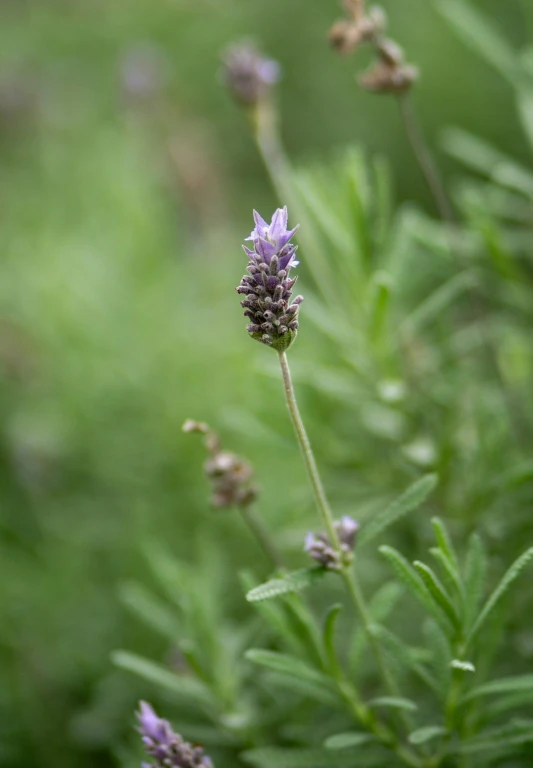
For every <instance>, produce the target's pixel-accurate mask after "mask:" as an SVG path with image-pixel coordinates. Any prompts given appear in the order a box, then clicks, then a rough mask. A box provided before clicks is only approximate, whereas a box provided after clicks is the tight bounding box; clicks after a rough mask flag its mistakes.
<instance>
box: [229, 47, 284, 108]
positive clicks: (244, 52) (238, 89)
mask: <svg viewBox="0 0 533 768" xmlns="http://www.w3.org/2000/svg"><path fill="white" fill-rule="evenodd" d="M221 76H222V81H223V82H224V84H225V85H226V86H227V88H228V90H229V91H230V93H231V94H232V96H233V97H234V98H235V100H236V101H238V102H239V103H241V104H244V105H246V106H254V105H256V104H257V103H258V102H259V101H261V100H262V99H264V98H265V97H266V96H267V95H268V93H269V92H270V89H271V88H272V86H273V85H275V84H276V83H277V82H278V80H279V79H280V76H281V67H280V65H279V64H278V62H277V61H273V60H272V59H267V58H265V57H264V56H261V55H260V54H259V53H258V52H257V51H256V49H255V48H254V46H253V45H252V44H251V43H247V42H243V43H240V44H239V45H234V46H232V47H231V48H228V50H227V51H226V54H225V56H224V59H223V64H222V72H221Z"/></svg>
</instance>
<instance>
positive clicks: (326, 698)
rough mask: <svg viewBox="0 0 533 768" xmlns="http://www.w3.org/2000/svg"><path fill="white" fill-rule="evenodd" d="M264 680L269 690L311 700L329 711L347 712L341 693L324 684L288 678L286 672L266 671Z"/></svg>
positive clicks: (298, 678)
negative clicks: (272, 689) (274, 689)
mask: <svg viewBox="0 0 533 768" xmlns="http://www.w3.org/2000/svg"><path fill="white" fill-rule="evenodd" d="M263 680H264V683H265V685H266V686H267V687H269V688H276V689H279V690H281V691H283V692H287V693H289V694H292V695H293V696H299V697H301V698H302V699H311V701H316V702H318V703H319V704H322V705H324V706H326V707H327V708H328V709H329V710H333V709H339V710H345V708H346V703H345V701H343V700H342V699H341V698H340V695H339V693H338V692H337V691H334V690H332V689H331V688H325V687H324V686H323V685H322V683H318V682H313V681H311V680H304V679H303V678H300V677H288V676H287V675H286V674H285V673H284V672H273V671H272V670H267V671H265V674H264V678H263ZM284 698H286V697H284Z"/></svg>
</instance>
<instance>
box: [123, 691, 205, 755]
mask: <svg viewBox="0 0 533 768" xmlns="http://www.w3.org/2000/svg"><path fill="white" fill-rule="evenodd" d="M137 717H138V719H139V732H140V734H141V736H142V740H143V744H144V748H145V749H146V752H147V753H148V755H149V756H150V757H151V758H153V760H154V762H153V763H142V768H213V763H212V762H211V760H210V758H209V757H207V755H205V754H204V750H203V749H202V748H201V747H194V746H193V745H192V744H189V743H188V742H186V741H184V740H183V739H182V737H181V736H180V735H179V734H178V733H174V731H173V730H172V726H171V725H170V723H169V722H168V721H167V720H162V719H161V718H160V717H158V716H157V715H156V713H155V712H154V710H153V708H152V707H151V706H150V704H147V703H146V702H145V701H141V703H140V711H139V712H138V713H137Z"/></svg>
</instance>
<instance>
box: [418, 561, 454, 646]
mask: <svg viewBox="0 0 533 768" xmlns="http://www.w3.org/2000/svg"><path fill="white" fill-rule="evenodd" d="M414 567H415V568H416V570H417V571H418V573H419V574H420V578H421V579H422V581H423V582H424V584H425V585H426V588H427V590H428V593H429V594H430V595H431V597H432V598H433V600H434V601H435V604H436V605H438V606H439V608H440V609H441V610H442V612H443V613H444V614H445V615H446V616H447V618H448V619H449V621H450V623H451V624H452V626H453V627H454V629H456V630H457V631H459V630H460V629H461V620H460V618H459V614H458V613H457V611H456V609H455V606H454V604H453V603H452V601H451V599H450V596H449V595H448V593H447V592H446V590H445V588H444V586H443V585H442V583H441V581H440V580H439V579H438V577H437V576H436V575H435V573H434V571H432V570H431V568H430V567H429V566H428V565H426V564H425V563H421V562H420V561H419V560H417V561H415V563H414Z"/></svg>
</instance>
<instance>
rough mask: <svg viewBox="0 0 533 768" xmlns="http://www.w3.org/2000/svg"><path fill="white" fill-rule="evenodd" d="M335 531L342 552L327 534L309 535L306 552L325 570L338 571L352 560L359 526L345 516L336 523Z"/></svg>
mask: <svg viewBox="0 0 533 768" xmlns="http://www.w3.org/2000/svg"><path fill="white" fill-rule="evenodd" d="M335 530H336V531H337V536H338V537H339V544H340V550H338V549H335V547H334V546H333V545H332V543H331V541H330V540H329V538H328V537H327V536H326V534H325V533H317V534H314V533H308V534H307V536H306V538H305V546H304V550H305V552H307V553H308V554H309V555H310V557H312V558H313V560H316V561H317V563H320V565H323V566H324V568H329V569H330V570H333V571H338V570H340V569H341V568H342V567H343V566H344V565H347V564H348V563H349V562H350V560H351V558H352V551H353V550H354V548H355V540H356V535H357V531H358V530H359V524H358V523H357V522H356V521H355V520H353V519H352V518H351V517H348V515H345V516H344V517H342V518H341V519H340V520H337V521H336V522H335Z"/></svg>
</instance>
